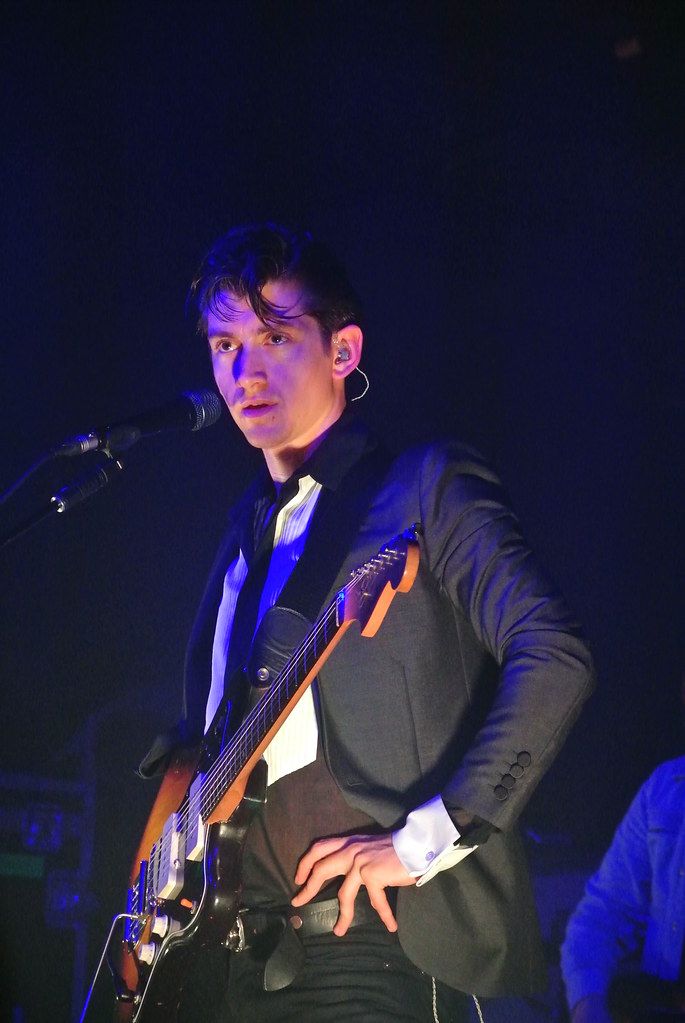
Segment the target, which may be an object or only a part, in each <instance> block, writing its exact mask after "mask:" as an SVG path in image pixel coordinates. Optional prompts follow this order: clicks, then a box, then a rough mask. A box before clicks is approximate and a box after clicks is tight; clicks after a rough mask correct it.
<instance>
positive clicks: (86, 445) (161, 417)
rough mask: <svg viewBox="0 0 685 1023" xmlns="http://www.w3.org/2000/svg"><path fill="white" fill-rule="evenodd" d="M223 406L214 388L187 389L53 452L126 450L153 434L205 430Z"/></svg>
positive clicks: (61, 446)
mask: <svg viewBox="0 0 685 1023" xmlns="http://www.w3.org/2000/svg"><path fill="white" fill-rule="evenodd" d="M221 408H222V406H221V401H220V400H219V397H218V395H216V394H215V393H214V391H185V392H184V393H183V394H180V395H179V396H178V397H177V398H174V399H173V400H172V401H168V402H166V404H164V405H160V406H159V408H155V409H150V410H148V411H147V412H140V413H139V414H138V415H134V416H130V417H129V418H128V419H123V420H121V421H120V422H118V423H113V424H112V425H111V426H105V427H104V428H103V429H97V430H92V431H91V432H90V433H86V434H79V436H77V437H71V438H69V440H66V441H64V443H63V444H60V445H59V447H58V448H56V449H55V452H54V453H55V454H56V455H66V456H67V457H72V456H73V455H83V454H85V453H86V452H87V451H97V450H98V449H100V448H105V449H106V450H107V451H109V452H118V451H126V450H127V449H128V448H130V447H133V445H134V444H136V443H137V442H138V441H139V440H140V438H141V437H150V436H152V435H153V434H155V433H162V431H164V430H204V428H205V426H212V424H213V423H216V421H217V419H218V418H219V417H220V415H221Z"/></svg>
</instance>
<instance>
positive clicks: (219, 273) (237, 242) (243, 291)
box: [190, 222, 361, 342]
mask: <svg viewBox="0 0 685 1023" xmlns="http://www.w3.org/2000/svg"><path fill="white" fill-rule="evenodd" d="M275 280H285V281H296V282H297V283H298V284H301V285H302V287H303V288H304V290H305V303H304V309H303V311H304V312H306V313H308V314H309V315H310V316H313V317H314V318H315V319H316V320H317V321H318V322H319V325H320V326H321V328H322V330H323V333H324V339H325V341H326V342H330V339H331V335H332V334H333V333H334V332H335V331H336V330H340V329H341V327H345V326H347V324H348V323H358V322H359V321H360V319H361V306H360V302H359V299H358V297H357V295H356V293H355V291H354V289H353V287H352V285H351V284H350V282H349V280H348V277H347V274H346V272H345V270H344V268H343V267H342V265H341V264H340V263H339V262H338V260H337V259H336V257H335V256H334V255H333V253H332V252H331V251H330V250H329V249H328V248H327V247H326V246H325V245H323V244H322V243H321V242H317V241H314V239H313V238H312V236H311V235H310V234H309V233H308V232H297V231H292V230H289V229H288V228H286V227H282V226H281V225H279V224H272V223H270V222H268V223H264V224H247V225H245V226H243V227H234V228H232V230H230V231H229V232H228V233H227V234H225V235H222V237H221V238H219V239H217V241H216V242H215V243H214V245H213V246H212V247H211V249H210V250H209V252H208V253H207V255H206V256H205V258H204V259H203V261H202V263H201V264H200V267H199V268H198V271H197V273H196V274H195V277H194V279H193V282H192V284H191V286H190V298H191V299H192V300H193V302H194V304H195V305H196V307H197V310H198V312H199V314H200V318H199V321H198V330H200V331H204V330H205V329H206V316H207V312H208V311H209V310H213V311H216V312H224V313H225V307H224V305H223V303H222V293H223V292H226V291H229V292H232V293H233V294H234V295H237V296H238V297H239V298H245V299H247V301H248V302H249V303H250V305H251V306H252V308H253V309H254V311H255V313H256V314H257V316H259V318H260V319H261V320H263V321H264V322H265V323H268V322H269V319H270V318H283V317H284V316H286V317H287V311H284V310H283V309H282V308H280V307H278V306H274V305H273V303H271V302H268V301H267V300H266V299H265V298H264V296H263V294H262V288H263V287H264V285H265V284H266V283H267V282H268V281H275Z"/></svg>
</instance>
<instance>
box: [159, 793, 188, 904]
mask: <svg viewBox="0 0 685 1023" xmlns="http://www.w3.org/2000/svg"><path fill="white" fill-rule="evenodd" d="M180 816H181V815H180V814H178V813H172V814H171V816H170V817H167V819H166V823H165V824H164V830H163V832H162V837H161V838H160V840H159V842H158V843H157V844H158V846H159V870H158V872H157V883H156V885H155V892H156V895H157V898H158V899H174V898H175V897H176V896H177V895H178V893H179V892H180V891H181V889H182V888H183V876H184V867H185V841H184V836H183V831H182V830H181V828H180V826H179V825H180Z"/></svg>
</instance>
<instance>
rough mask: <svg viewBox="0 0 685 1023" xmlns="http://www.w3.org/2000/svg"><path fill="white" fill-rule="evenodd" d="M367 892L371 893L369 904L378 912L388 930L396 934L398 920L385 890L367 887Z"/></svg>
mask: <svg viewBox="0 0 685 1023" xmlns="http://www.w3.org/2000/svg"><path fill="white" fill-rule="evenodd" d="M366 890H367V892H368V893H369V902H370V903H371V905H372V906H373V908H374V909H375V910H376V912H377V913H378V915H379V917H380V918H381V920H382V921H383V923H384V924H385V926H386V927H387V928H388V930H389V931H390V932H391V933H393V934H394V932H395V931H396V930H397V920H396V919H395V914H394V913H393V911H392V909H391V906H390V903H389V902H388V896H387V895H386V894H385V888H377V889H372V888H369V887H368V885H367V887H366Z"/></svg>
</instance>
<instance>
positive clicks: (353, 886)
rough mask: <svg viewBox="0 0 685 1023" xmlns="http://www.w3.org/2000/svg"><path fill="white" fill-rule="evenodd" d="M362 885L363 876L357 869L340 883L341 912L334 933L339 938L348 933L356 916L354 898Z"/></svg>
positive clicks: (339, 900)
mask: <svg viewBox="0 0 685 1023" xmlns="http://www.w3.org/2000/svg"><path fill="white" fill-rule="evenodd" d="M360 885H361V877H360V876H359V873H358V872H357V871H354V872H353V873H350V874H348V875H347V877H346V878H345V880H344V881H343V883H342V884H341V885H340V890H339V891H338V903H339V904H340V912H339V913H338V919H337V920H336V922H335V927H334V928H333V933H334V934H336V935H337V936H338V937H339V938H341V937H342V936H343V934H346V933H347V929H348V927H349V926H350V924H351V923H352V919H353V917H354V900H355V899H356V897H357V893H358V891H359V888H360Z"/></svg>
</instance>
